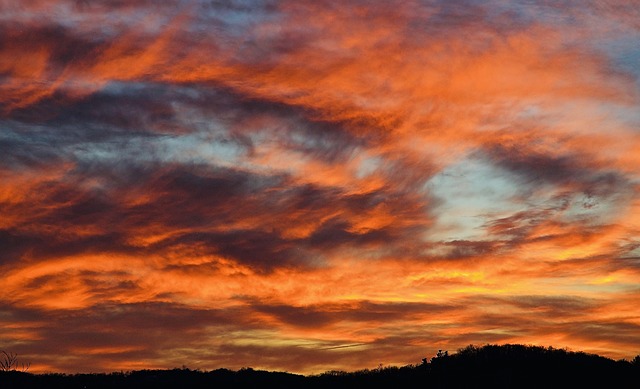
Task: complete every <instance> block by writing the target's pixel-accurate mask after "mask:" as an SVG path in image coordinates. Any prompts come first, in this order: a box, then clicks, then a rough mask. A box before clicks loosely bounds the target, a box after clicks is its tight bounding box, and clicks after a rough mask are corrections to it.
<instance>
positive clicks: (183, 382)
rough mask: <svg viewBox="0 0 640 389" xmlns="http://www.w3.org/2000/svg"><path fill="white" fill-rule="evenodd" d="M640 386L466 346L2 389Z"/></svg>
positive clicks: (589, 368)
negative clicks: (415, 358)
mask: <svg viewBox="0 0 640 389" xmlns="http://www.w3.org/2000/svg"><path fill="white" fill-rule="evenodd" d="M377 387H386V388H398V389H401V388H544V389H546V388H565V389H566V388H630V389H631V388H633V389H638V388H640V356H638V357H636V358H635V359H634V360H633V361H626V360H620V361H614V360H612V359H608V358H605V357H602V356H598V355H593V354H586V353H583V352H570V351H566V350H562V349H555V348H551V347H550V348H543V347H536V346H523V345H501V346H498V345H486V346H483V347H475V346H468V347H466V348H464V349H461V350H458V352H457V353H454V354H451V355H448V354H446V353H444V352H442V353H439V354H438V356H436V357H434V358H431V360H427V359H424V360H423V361H422V363H419V364H416V365H408V366H403V367H383V368H378V369H373V370H360V371H356V372H341V371H332V372H327V373H324V374H319V375H312V376H303V375H297V374H290V373H284V372H269V371H261V370H253V369H251V368H246V369H241V370H238V371H232V370H227V369H218V370H212V371H199V370H190V369H187V368H183V369H173V370H140V371H132V372H126V373H110V374H72V375H66V374H30V373H24V372H18V371H9V372H0V388H69V389H75V388H118V389H123V388H135V389H140V388H154V389H155V388H234V389H235V388H264V389H271V388H331V389H339V388H377Z"/></svg>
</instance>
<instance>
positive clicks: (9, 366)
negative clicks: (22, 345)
mask: <svg viewBox="0 0 640 389" xmlns="http://www.w3.org/2000/svg"><path fill="white" fill-rule="evenodd" d="M0 353H1V354H2V356H1V357H0V371H15V370H19V371H22V372H26V371H27V370H29V367H31V362H28V363H27V364H26V365H25V364H24V363H20V364H18V354H15V353H11V352H9V353H8V352H6V351H4V350H2V351H0Z"/></svg>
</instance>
